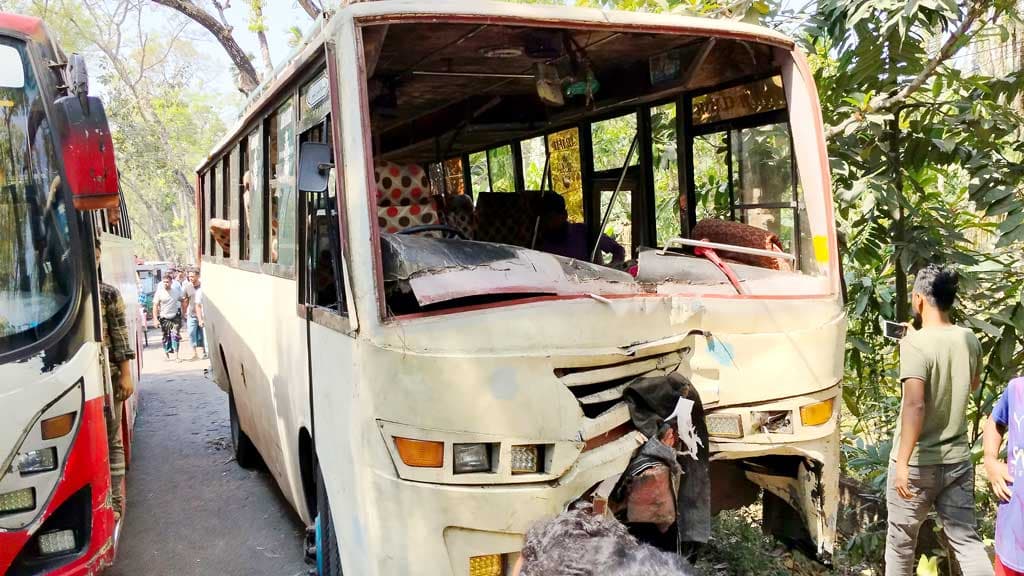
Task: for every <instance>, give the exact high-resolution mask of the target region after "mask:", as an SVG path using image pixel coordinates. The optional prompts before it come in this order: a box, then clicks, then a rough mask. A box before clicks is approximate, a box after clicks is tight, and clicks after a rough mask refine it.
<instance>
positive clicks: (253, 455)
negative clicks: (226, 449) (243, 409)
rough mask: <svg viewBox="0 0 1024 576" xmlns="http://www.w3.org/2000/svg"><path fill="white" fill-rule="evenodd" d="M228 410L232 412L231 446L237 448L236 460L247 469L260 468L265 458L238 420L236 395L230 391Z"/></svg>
mask: <svg viewBox="0 0 1024 576" xmlns="http://www.w3.org/2000/svg"><path fill="white" fill-rule="evenodd" d="M228 411H229V412H230V413H231V446H232V447H233V448H234V449H235V461H236V462H238V465H239V466H241V467H242V468H245V469H247V470H251V469H253V468H258V467H259V466H260V465H262V464H263V458H261V457H260V453H259V451H258V450H256V446H255V445H254V444H253V443H252V440H250V439H249V436H248V435H247V434H246V433H245V431H244V430H242V424H241V423H240V422H239V421H238V409H237V408H235V395H234V394H231V393H230V392H229V393H228Z"/></svg>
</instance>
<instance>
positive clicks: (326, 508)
mask: <svg viewBox="0 0 1024 576" xmlns="http://www.w3.org/2000/svg"><path fill="white" fill-rule="evenodd" d="M316 510H317V515H318V516H317V517H318V518H319V519H320V531H321V533H322V539H323V549H322V550H320V554H322V555H323V572H322V573H321V574H320V576H343V574H344V573H343V572H342V570H341V551H340V550H339V549H338V534H337V532H335V530H334V518H333V517H332V516H331V505H330V503H329V502H328V500H327V490H326V488H324V478H323V475H322V474H320V466H317V467H316Z"/></svg>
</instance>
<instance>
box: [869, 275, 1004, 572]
mask: <svg viewBox="0 0 1024 576" xmlns="http://www.w3.org/2000/svg"><path fill="white" fill-rule="evenodd" d="M958 282H959V277H958V276H957V273H956V272H955V271H952V270H948V269H944V268H939V267H937V266H934V265H932V266H928V267H927V268H925V269H923V270H921V271H920V272H919V273H918V275H917V279H916V281H915V282H914V293H913V308H914V321H915V325H919V326H920V329H919V330H916V331H912V332H911V333H910V334H908V335H907V336H906V337H904V338H903V340H902V341H901V342H900V381H901V382H902V383H903V405H902V407H901V409H900V418H899V421H898V422H897V423H896V434H895V436H894V437H893V443H892V456H891V464H890V466H889V479H888V487H887V491H886V500H887V504H888V512H889V522H888V523H889V530H888V535H887V537H886V547H885V574H886V576H911V575H912V574H914V571H915V569H916V565H917V562H916V558H915V554H914V549H915V548H916V545H917V534H918V531H919V530H920V528H921V523H922V522H924V520H925V518H926V517H927V516H928V512H929V511H930V510H931V509H932V507H933V506H934V507H935V511H936V512H937V513H938V515H939V518H940V519H941V520H942V527H943V530H944V531H945V533H946V537H947V539H948V540H949V544H950V546H951V547H952V548H953V552H954V553H955V555H956V559H957V561H958V562H959V564H960V567H961V568H962V569H963V573H964V575H965V576H990V575H992V574H993V569H992V563H991V562H990V561H989V559H988V554H987V553H986V552H985V547H984V544H983V543H982V541H981V538H980V537H979V536H978V531H977V524H976V522H975V517H974V466H973V465H972V464H971V452H970V445H969V443H968V441H967V402H968V399H969V398H970V395H971V392H972V391H973V390H974V389H975V388H976V387H977V385H978V374H979V372H980V357H981V344H980V343H979V342H978V338H977V337H976V336H975V335H974V334H973V333H971V331H970V330H968V329H966V328H961V327H960V326H956V325H955V324H953V323H952V322H951V321H950V318H949V312H950V309H952V307H953V301H954V300H955V299H956V291H957V284H958Z"/></svg>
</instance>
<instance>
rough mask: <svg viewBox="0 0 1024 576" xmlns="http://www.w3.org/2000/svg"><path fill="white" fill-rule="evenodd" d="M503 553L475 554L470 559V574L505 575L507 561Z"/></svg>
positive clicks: (471, 575)
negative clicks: (503, 557)
mask: <svg viewBox="0 0 1024 576" xmlns="http://www.w3.org/2000/svg"><path fill="white" fill-rule="evenodd" d="M502 560H503V559H502V557H501V554H488V555H487V556H473V557H472V558H470V559H469V576H503V575H504V574H505V563H504V562H503V561H502Z"/></svg>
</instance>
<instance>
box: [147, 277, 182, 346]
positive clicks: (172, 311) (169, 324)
mask: <svg viewBox="0 0 1024 576" xmlns="http://www.w3.org/2000/svg"><path fill="white" fill-rule="evenodd" d="M184 298H185V295H184V294H183V293H182V289H181V288H180V287H179V286H177V285H175V283H174V273H173V272H168V273H167V274H165V275H164V280H163V282H162V283H161V284H160V286H159V287H158V288H157V289H156V293H155V294H153V318H156V320H157V322H159V323H160V332H161V333H162V334H163V343H164V356H166V357H167V359H168V360H170V359H171V354H173V355H174V359H175V360H178V361H179V362H180V361H181V356H179V354H178V347H179V345H180V343H181V301H182V300H183V299H184Z"/></svg>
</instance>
